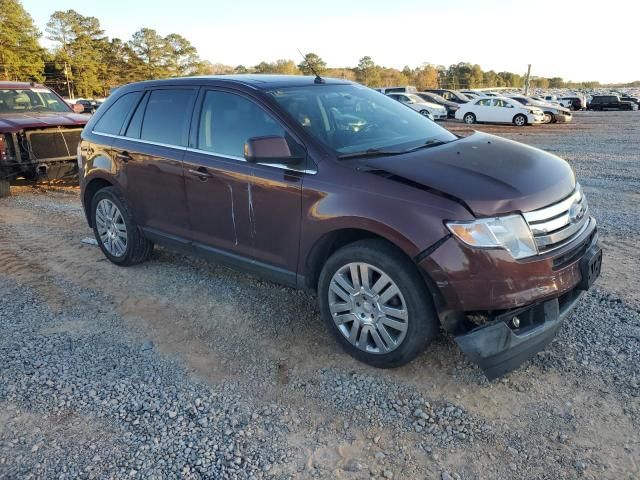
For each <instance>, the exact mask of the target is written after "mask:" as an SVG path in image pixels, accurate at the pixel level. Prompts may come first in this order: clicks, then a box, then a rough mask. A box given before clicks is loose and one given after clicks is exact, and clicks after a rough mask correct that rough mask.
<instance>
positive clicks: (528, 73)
mask: <svg viewBox="0 0 640 480" xmlns="http://www.w3.org/2000/svg"><path fill="white" fill-rule="evenodd" d="M530 77H531V64H529V66H528V67H527V76H526V77H525V79H524V95H525V97H526V96H527V95H529V78H530Z"/></svg>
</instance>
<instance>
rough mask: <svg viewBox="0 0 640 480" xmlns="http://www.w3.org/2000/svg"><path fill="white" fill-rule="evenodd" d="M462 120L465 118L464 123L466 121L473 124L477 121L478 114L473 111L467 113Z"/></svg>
mask: <svg viewBox="0 0 640 480" xmlns="http://www.w3.org/2000/svg"><path fill="white" fill-rule="evenodd" d="M462 120H464V123H466V124H467V125H472V124H474V123H476V116H475V115H474V114H473V113H465V114H464V117H462Z"/></svg>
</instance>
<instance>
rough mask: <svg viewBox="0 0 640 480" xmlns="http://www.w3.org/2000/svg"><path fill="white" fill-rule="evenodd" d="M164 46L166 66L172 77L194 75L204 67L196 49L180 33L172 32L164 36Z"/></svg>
mask: <svg viewBox="0 0 640 480" xmlns="http://www.w3.org/2000/svg"><path fill="white" fill-rule="evenodd" d="M164 41H165V48H166V68H167V72H168V73H169V75H170V76H172V77H182V76H185V75H194V74H196V73H199V72H200V71H201V70H205V69H206V65H204V64H203V63H202V61H201V60H200V57H198V51H197V50H196V48H195V47H194V46H193V45H191V42H189V40H187V39H186V38H184V37H183V36H182V35H178V34H177V33H172V34H170V35H167V36H166V37H165V38H164Z"/></svg>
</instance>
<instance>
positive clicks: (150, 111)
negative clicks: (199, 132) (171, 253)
mask: <svg viewBox="0 0 640 480" xmlns="http://www.w3.org/2000/svg"><path fill="white" fill-rule="evenodd" d="M196 93H197V90H196V89H195V88H180V87H168V88H155V89H150V90H148V91H147V92H146V93H145V95H144V98H143V99H142V101H140V103H139V104H138V106H137V109H136V110H135V112H134V113H133V115H132V116H131V118H130V120H129V121H128V122H127V123H126V125H125V127H124V128H123V132H122V134H121V135H119V136H118V137H117V138H115V140H114V142H113V145H112V149H113V152H114V156H115V158H116V161H117V162H119V163H120V164H122V165H123V168H122V171H123V172H124V178H123V181H122V184H123V185H124V188H125V194H126V196H127V198H128V199H129V202H130V204H131V207H132V209H133V214H134V216H135V218H136V222H137V223H138V224H139V225H140V226H141V227H143V228H144V229H145V230H147V231H148V232H149V233H151V234H153V233H157V234H163V235H170V236H175V237H182V238H184V237H186V236H188V234H189V219H188V215H187V206H186V197H185V187H184V178H183V168H182V161H183V157H184V153H185V150H186V146H187V142H188V134H189V123H190V120H191V112H192V109H193V104H194V101H195V97H196Z"/></svg>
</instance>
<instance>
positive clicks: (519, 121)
mask: <svg viewBox="0 0 640 480" xmlns="http://www.w3.org/2000/svg"><path fill="white" fill-rule="evenodd" d="M513 124H514V125H515V126H516V127H524V126H525V125H526V124H527V117H525V116H524V115H522V114H521V113H519V114H518V115H516V116H515V117H513Z"/></svg>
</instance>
